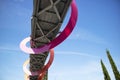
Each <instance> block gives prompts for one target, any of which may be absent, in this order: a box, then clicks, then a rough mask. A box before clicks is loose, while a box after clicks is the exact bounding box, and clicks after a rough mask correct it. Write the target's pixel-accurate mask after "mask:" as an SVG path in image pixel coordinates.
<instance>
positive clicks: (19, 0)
mask: <svg viewBox="0 0 120 80" xmlns="http://www.w3.org/2000/svg"><path fill="white" fill-rule="evenodd" d="M14 1H16V2H23V1H25V0H14Z"/></svg>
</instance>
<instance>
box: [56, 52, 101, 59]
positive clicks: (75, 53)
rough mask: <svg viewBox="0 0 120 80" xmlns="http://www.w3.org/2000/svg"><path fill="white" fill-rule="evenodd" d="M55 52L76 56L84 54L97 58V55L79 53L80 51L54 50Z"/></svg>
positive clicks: (84, 54)
mask: <svg viewBox="0 0 120 80" xmlns="http://www.w3.org/2000/svg"><path fill="white" fill-rule="evenodd" d="M56 54H68V55H69V54H72V55H78V56H85V57H92V58H99V57H98V56H94V55H90V54H87V53H80V52H73V51H56Z"/></svg>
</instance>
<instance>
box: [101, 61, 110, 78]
mask: <svg viewBox="0 0 120 80" xmlns="http://www.w3.org/2000/svg"><path fill="white" fill-rule="evenodd" d="M101 67H102V70H103V74H104V80H111V78H110V76H109V73H108V71H107V69H106V67H105V65H104V63H103V61H102V60H101Z"/></svg>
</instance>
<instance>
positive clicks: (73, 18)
mask: <svg viewBox="0 0 120 80" xmlns="http://www.w3.org/2000/svg"><path fill="white" fill-rule="evenodd" d="M77 18H78V10H77V6H76V3H75V0H72V3H71V16H70V19H69V21H68V23H67V25H66V27H65V29H64V30H63V31H62V32H61V33H60V34H59V35H58V36H57V37H56V38H55V39H53V40H52V41H51V42H49V43H48V44H45V45H43V46H41V47H38V48H30V47H27V46H26V44H27V43H28V42H29V41H30V40H31V37H27V38H25V39H24V40H23V41H21V43H20V49H21V50H22V51H23V52H25V53H28V54H38V53H39V54H42V53H43V52H45V51H50V59H49V61H48V63H47V64H46V65H45V66H44V67H43V68H42V70H40V71H37V72H30V71H29V70H27V68H26V67H27V64H28V62H29V60H27V61H26V62H25V63H24V65H23V69H24V72H25V73H26V75H27V76H29V75H39V78H38V80H42V78H43V77H44V75H45V71H46V70H48V68H49V67H50V65H51V64H52V62H53V58H54V50H53V48H54V47H56V46H57V45H59V44H60V43H61V42H63V41H64V40H65V39H66V38H67V37H68V36H69V35H70V34H71V32H72V31H73V29H74V28H75V25H76V22H77ZM30 43H31V44H34V43H33V42H31V41H30ZM26 80H28V78H26Z"/></svg>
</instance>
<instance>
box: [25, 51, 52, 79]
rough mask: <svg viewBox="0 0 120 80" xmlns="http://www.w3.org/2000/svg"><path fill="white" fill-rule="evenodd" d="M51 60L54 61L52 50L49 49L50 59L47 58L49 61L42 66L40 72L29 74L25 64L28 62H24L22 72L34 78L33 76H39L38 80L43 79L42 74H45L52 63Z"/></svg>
mask: <svg viewBox="0 0 120 80" xmlns="http://www.w3.org/2000/svg"><path fill="white" fill-rule="evenodd" d="M53 59H54V50H53V49H50V58H49V61H48V62H47V64H46V65H45V66H43V68H42V69H41V70H40V71H37V72H30V71H29V70H28V69H27V64H28V62H29V60H26V61H25V63H24V64H23V70H24V72H25V73H26V74H27V75H28V76H29V75H31V76H35V75H39V79H38V80H41V79H42V78H43V77H44V74H45V72H46V71H47V70H48V68H49V67H50V66H51V64H52V62H53ZM26 79H27V78H26Z"/></svg>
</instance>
